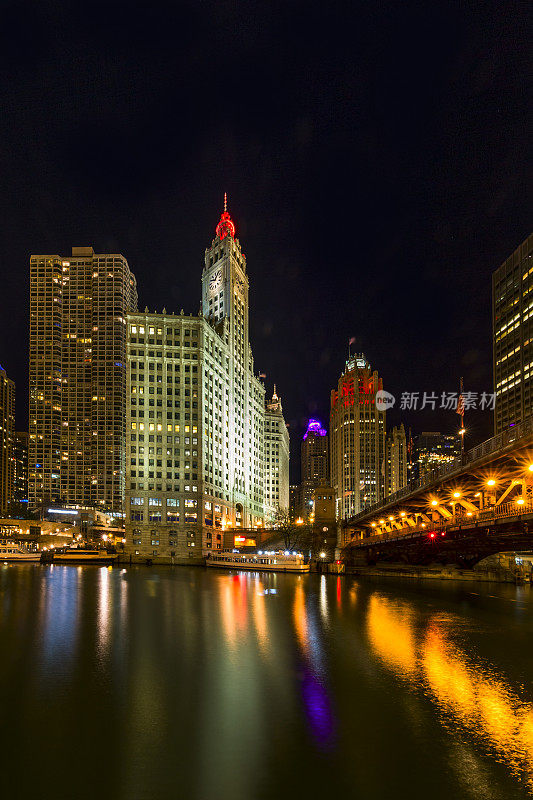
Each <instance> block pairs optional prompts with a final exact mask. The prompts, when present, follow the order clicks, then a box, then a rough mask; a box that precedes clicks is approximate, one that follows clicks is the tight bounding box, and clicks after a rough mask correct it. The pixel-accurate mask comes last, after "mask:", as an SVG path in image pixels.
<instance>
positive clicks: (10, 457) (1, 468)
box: [0, 366, 15, 516]
mask: <svg viewBox="0 0 533 800" xmlns="http://www.w3.org/2000/svg"><path fill="white" fill-rule="evenodd" d="M14 444H15V384H14V382H13V381H12V380H10V379H9V378H8V377H7V374H6V371H5V369H3V368H2V367H1V366H0V515H1V516H5V514H6V513H7V511H8V508H9V504H10V503H11V501H12V499H13V491H14V474H15V456H14Z"/></svg>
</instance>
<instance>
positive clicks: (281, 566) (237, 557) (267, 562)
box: [205, 550, 309, 573]
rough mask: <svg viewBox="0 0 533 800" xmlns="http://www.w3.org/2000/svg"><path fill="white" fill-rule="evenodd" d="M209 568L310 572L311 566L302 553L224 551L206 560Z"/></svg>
mask: <svg viewBox="0 0 533 800" xmlns="http://www.w3.org/2000/svg"><path fill="white" fill-rule="evenodd" d="M205 563H206V566H207V567H218V568H219V569H238V570H253V571H254V572H256V571H257V572H299V573H301V572H309V564H306V563H305V562H304V557H303V555H302V553H290V552H288V551H287V550H285V551H280V552H274V551H268V552H267V551H262V550H259V551H258V552H257V553H235V552H233V551H229V550H228V551H223V552H221V553H213V554H211V555H209V556H208V557H207V558H206V560H205Z"/></svg>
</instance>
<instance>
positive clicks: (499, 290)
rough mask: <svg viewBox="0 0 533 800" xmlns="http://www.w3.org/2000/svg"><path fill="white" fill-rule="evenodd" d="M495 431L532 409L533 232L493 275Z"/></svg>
mask: <svg viewBox="0 0 533 800" xmlns="http://www.w3.org/2000/svg"><path fill="white" fill-rule="evenodd" d="M492 330H493V358H494V392H495V394H496V403H495V408H494V432H495V433H500V432H501V431H504V430H507V429H508V428H510V427H512V426H513V425H516V424H517V423H519V422H522V420H524V419H526V418H527V417H529V416H531V414H532V413H533V234H531V236H529V237H528V238H527V239H526V240H525V241H524V242H522V244H521V245H520V246H519V247H517V249H516V250H515V251H514V253H513V254H512V255H510V256H509V258H508V259H507V260H506V261H504V263H503V264H502V265H501V267H499V268H498V269H497V270H496V271H495V272H494V274H493V276H492Z"/></svg>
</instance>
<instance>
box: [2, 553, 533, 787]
mask: <svg viewBox="0 0 533 800" xmlns="http://www.w3.org/2000/svg"><path fill="white" fill-rule="evenodd" d="M0 596H1V601H2V602H1V608H2V616H1V622H0V708H1V709H2V722H3V725H2V729H3V736H2V740H3V747H2V755H3V761H4V764H3V770H2V775H3V779H2V782H3V792H2V794H3V797H6V798H17V799H18V798H24V800H25V799H26V798H36V800H40V798H48V797H50V798H57V799H58V800H59V799H60V798H61V799H62V798H68V799H69V800H70V799H71V798H89V797H90V798H97V799H98V800H102V799H104V800H107V798H114V799H115V800H121V799H122V798H128V799H129V800H137V798H143V799H144V798H147V799H150V800H166V798H192V799H193V800H196V798H198V799H199V800H200V799H201V800H204V799H205V800H211V799H213V800H215V799H216V800H225V798H232V800H241V798H242V800H255V798H258V799H260V800H262V799H263V798H265V800H266V798H269V800H277V798H284V797H289V796H290V797H304V798H306V800H308V799H309V798H319V797H320V798H328V797H329V796H332V795H333V796H335V797H348V798H364V800H374V798H376V799H377V798H387V800H388V799H389V798H409V799H410V800H416V799H417V798H430V800H436V799H437V798H483V800H491V799H492V798H494V800H496V799H498V800H499V799H500V798H502V799H503V798H505V800H509V799H510V798H521V797H531V796H533V594H531V593H530V590H529V587H518V588H516V587H514V586H508V585H503V584H479V585H478V584H470V583H464V584H452V583H440V584H430V583H423V584H410V583H391V582H387V583H383V582H377V581H376V582H372V581H370V580H368V579H367V580H365V581H361V580H356V579H354V578H351V577H350V576H346V577H339V578H336V577H333V576H328V577H326V576H319V575H307V576H296V575H273V574H260V573H239V574H231V573H227V572H222V571H220V572H218V571H209V570H205V569H201V568H194V567H191V568H187V567H176V568H153V569H151V568H146V567H139V568H130V569H127V570H124V569H120V568H105V567H97V566H94V567H91V566H84V567H74V566H61V567H60V566H40V565H29V564H28V565H21V566H18V565H3V566H1V567H0Z"/></svg>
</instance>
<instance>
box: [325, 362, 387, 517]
mask: <svg viewBox="0 0 533 800" xmlns="http://www.w3.org/2000/svg"><path fill="white" fill-rule="evenodd" d="M382 388H383V384H382V380H381V378H380V377H379V375H378V373H377V372H376V371H372V368H371V366H370V364H369V362H368V361H367V360H366V358H365V356H364V355H363V354H360V355H355V356H351V357H350V358H349V359H348V361H347V362H346V366H345V369H344V372H343V373H342V375H341V376H340V378H339V382H338V386H337V389H335V390H333V391H332V392H331V411H330V430H329V436H330V473H331V485H332V486H333V488H334V489H335V495H336V502H337V518H338V519H348V518H349V517H352V516H353V515H354V514H357V513H359V511H361V510H362V509H364V508H367V507H368V506H371V505H373V504H374V503H377V502H378V501H379V500H381V499H382V498H383V496H384V492H385V476H384V470H383V463H384V458H385V411H382V410H378V408H377V407H376V392H377V391H379V390H380V389H382Z"/></svg>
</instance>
